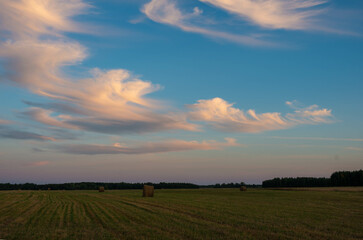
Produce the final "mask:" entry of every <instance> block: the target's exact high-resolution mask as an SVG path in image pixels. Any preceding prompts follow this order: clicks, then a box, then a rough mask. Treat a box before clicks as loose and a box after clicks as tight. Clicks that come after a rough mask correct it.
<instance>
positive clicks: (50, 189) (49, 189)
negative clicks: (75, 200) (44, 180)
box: [39, 187, 52, 191]
mask: <svg viewBox="0 0 363 240" xmlns="http://www.w3.org/2000/svg"><path fill="white" fill-rule="evenodd" d="M39 190H40V189H39ZM50 190H52V189H51V188H50V187H49V188H48V191H50Z"/></svg>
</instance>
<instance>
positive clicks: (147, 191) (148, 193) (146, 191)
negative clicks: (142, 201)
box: [142, 185, 154, 197]
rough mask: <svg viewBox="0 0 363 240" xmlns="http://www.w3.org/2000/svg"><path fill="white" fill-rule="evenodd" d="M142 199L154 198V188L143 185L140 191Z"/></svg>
mask: <svg viewBox="0 0 363 240" xmlns="http://www.w3.org/2000/svg"><path fill="white" fill-rule="evenodd" d="M142 196H143V197H154V186H148V185H144V188H143V190H142Z"/></svg>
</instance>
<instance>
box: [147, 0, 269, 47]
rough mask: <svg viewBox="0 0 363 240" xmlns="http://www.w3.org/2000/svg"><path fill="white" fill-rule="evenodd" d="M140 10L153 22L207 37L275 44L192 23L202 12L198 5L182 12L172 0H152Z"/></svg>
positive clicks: (248, 42)
mask: <svg viewBox="0 0 363 240" xmlns="http://www.w3.org/2000/svg"><path fill="white" fill-rule="evenodd" d="M142 12H143V13H144V14H145V15H146V16H147V17H148V18H149V19H151V20H153V21H154V22H158V23H162V24H167V25H171V26H174V27H177V28H179V29H181V30H183V31H186V32H192V33H199V34H202V35H205V36H208V37H212V38H217V39H224V40H227V41H230V42H235V43H239V44H244V45H252V46H275V45H276V44H273V43H270V42H267V41H264V40H262V39H260V38H258V37H257V36H253V35H239V34H233V33H228V32H222V31H216V30H211V29H208V28H205V27H202V26H199V25H197V24H193V23H192V20H193V19H195V18H198V17H199V16H200V15H201V14H202V10H200V9H199V8H198V7H195V8H194V9H193V12H191V13H183V12H182V11H181V10H180V9H179V8H178V7H177V6H176V4H175V1H173V0H152V1H150V2H149V3H147V4H145V5H144V6H143V8H142Z"/></svg>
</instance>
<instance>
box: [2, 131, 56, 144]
mask: <svg viewBox="0 0 363 240" xmlns="http://www.w3.org/2000/svg"><path fill="white" fill-rule="evenodd" d="M0 137H1V138H10V139H17V140H35V141H42V142H43V141H55V139H54V138H53V137H48V136H43V135H40V134H37V133H32V132H27V131H18V130H10V129H2V128H0Z"/></svg>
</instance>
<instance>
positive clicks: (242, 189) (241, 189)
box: [239, 186, 247, 192]
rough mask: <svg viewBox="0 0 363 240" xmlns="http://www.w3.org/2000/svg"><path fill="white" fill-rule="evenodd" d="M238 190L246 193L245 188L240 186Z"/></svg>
mask: <svg viewBox="0 0 363 240" xmlns="http://www.w3.org/2000/svg"><path fill="white" fill-rule="evenodd" d="M239 190H240V191H243V192H245V191H247V188H246V187H245V186H241V187H240V189H239Z"/></svg>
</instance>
